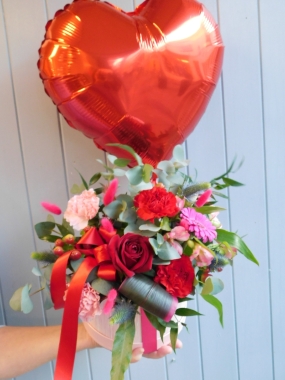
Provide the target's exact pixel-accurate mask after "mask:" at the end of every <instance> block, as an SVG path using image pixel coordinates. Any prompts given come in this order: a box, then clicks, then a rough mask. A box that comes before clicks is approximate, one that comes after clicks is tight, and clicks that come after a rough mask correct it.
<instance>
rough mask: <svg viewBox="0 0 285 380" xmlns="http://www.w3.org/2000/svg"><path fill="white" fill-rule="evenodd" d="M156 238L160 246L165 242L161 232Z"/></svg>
mask: <svg viewBox="0 0 285 380" xmlns="http://www.w3.org/2000/svg"><path fill="white" fill-rule="evenodd" d="M156 240H157V243H158V245H159V246H161V245H162V244H163V243H164V242H165V240H164V239H163V236H162V235H161V234H157V235H156Z"/></svg>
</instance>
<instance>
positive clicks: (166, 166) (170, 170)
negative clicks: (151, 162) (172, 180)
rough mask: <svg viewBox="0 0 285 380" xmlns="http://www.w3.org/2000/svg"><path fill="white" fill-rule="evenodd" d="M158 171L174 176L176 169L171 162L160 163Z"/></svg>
mask: <svg viewBox="0 0 285 380" xmlns="http://www.w3.org/2000/svg"><path fill="white" fill-rule="evenodd" d="M157 169H160V170H162V171H163V172H165V173H167V174H168V175H169V174H174V173H175V172H176V169H175V167H174V165H173V163H172V162H171V161H160V162H159V163H158V165H157Z"/></svg>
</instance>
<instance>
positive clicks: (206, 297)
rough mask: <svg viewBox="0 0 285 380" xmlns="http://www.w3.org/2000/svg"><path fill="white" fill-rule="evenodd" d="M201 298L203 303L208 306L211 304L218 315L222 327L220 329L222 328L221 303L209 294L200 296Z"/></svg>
mask: <svg viewBox="0 0 285 380" xmlns="http://www.w3.org/2000/svg"><path fill="white" fill-rule="evenodd" d="M202 298H204V300H205V301H207V302H208V303H209V304H211V305H212V306H214V307H215V308H216V309H217V311H218V313H219V321H220V324H221V325H222V327H224V322H223V305H222V303H221V301H220V300H218V298H216V297H214V296H212V295H211V294H207V295H202Z"/></svg>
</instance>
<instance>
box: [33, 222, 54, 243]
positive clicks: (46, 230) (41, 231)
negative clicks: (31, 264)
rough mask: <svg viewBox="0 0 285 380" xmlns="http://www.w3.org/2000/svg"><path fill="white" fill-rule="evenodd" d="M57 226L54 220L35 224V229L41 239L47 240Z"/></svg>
mask: <svg viewBox="0 0 285 380" xmlns="http://www.w3.org/2000/svg"><path fill="white" fill-rule="evenodd" d="M54 228H55V223H53V222H41V223H37V224H36V225H35V230H36V233H37V235H38V238H39V239H42V240H47V239H46V237H47V236H50V235H51V234H52V231H53V230H54Z"/></svg>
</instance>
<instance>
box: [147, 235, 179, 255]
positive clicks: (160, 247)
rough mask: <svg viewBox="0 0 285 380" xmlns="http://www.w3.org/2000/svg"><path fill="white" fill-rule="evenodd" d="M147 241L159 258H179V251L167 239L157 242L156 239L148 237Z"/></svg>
mask: <svg viewBox="0 0 285 380" xmlns="http://www.w3.org/2000/svg"><path fill="white" fill-rule="evenodd" d="M149 242H150V244H151V246H152V248H153V250H154V252H155V254H156V255H158V257H159V258H160V259H161V260H175V259H180V255H179V253H178V252H177V251H176V249H175V248H173V247H172V246H171V245H170V244H169V243H168V242H167V241H163V243H162V244H159V242H158V241H157V240H156V239H154V238H150V239H149Z"/></svg>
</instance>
